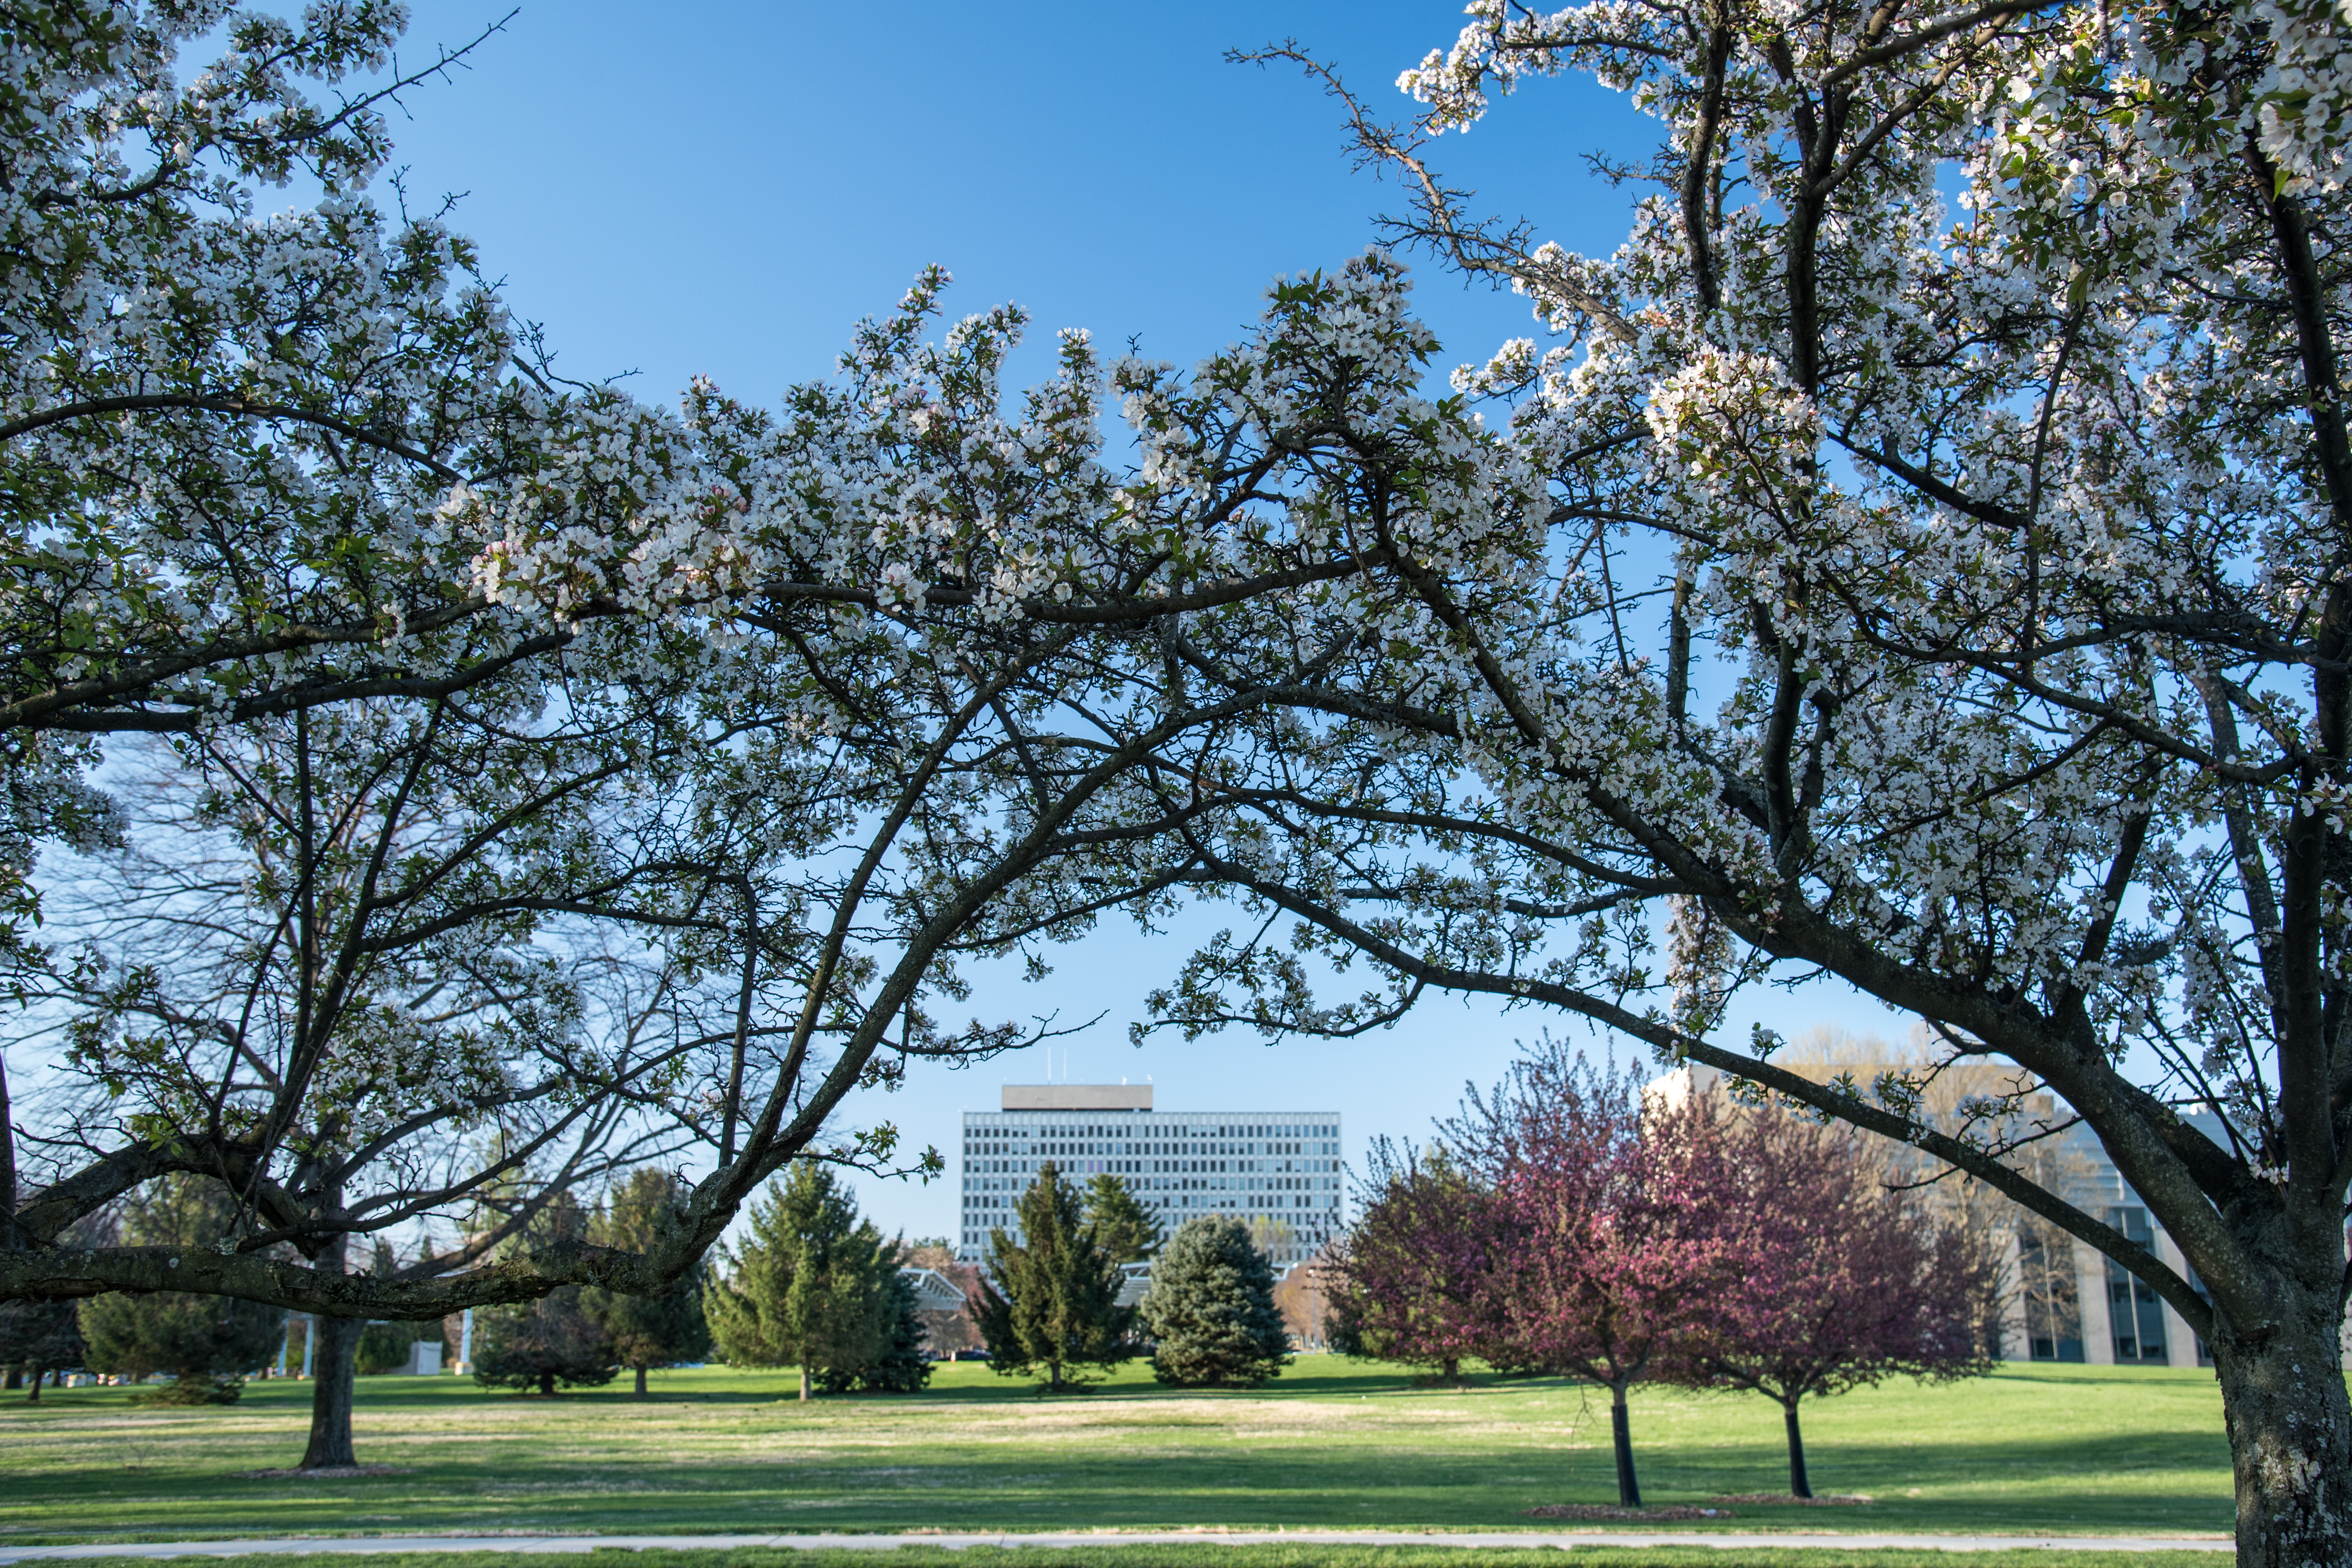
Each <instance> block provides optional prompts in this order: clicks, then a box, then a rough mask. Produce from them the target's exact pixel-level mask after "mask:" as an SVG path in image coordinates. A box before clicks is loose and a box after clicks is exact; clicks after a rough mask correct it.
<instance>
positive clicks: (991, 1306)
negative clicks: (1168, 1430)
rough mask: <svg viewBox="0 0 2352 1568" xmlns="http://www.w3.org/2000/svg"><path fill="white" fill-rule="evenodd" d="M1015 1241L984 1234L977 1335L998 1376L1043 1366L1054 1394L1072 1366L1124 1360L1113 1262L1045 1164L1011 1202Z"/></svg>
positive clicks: (1071, 1383)
mask: <svg viewBox="0 0 2352 1568" xmlns="http://www.w3.org/2000/svg"><path fill="white" fill-rule="evenodd" d="M1013 1212H1014V1213H1015V1214H1017V1215H1020V1219H1021V1231H1022V1239H1021V1240H1020V1241H1019V1242H1017V1243H1016V1242H1014V1241H1013V1240H1012V1239H1011V1238H1010V1237H1007V1236H1006V1235H1005V1234H1004V1233H1003V1231H1001V1230H992V1231H990V1232H989V1233H988V1268H987V1272H986V1274H985V1275H983V1276H982V1279H981V1282H980V1307H979V1310H978V1311H977V1313H976V1314H975V1315H976V1316H977V1317H978V1318H979V1320H980V1331H981V1336H982V1338H983V1339H985V1340H986V1341H987V1342H988V1353H989V1359H990V1361H991V1363H992V1364H993V1365H994V1366H995V1368H996V1370H997V1371H998V1372H999V1373H1003V1374H1004V1375H1005V1376H1008V1377H1012V1376H1018V1375H1020V1374H1023V1373H1030V1372H1034V1371H1036V1370H1038V1369H1041V1368H1042V1369H1043V1370H1044V1372H1045V1387H1046V1388H1047V1390H1049V1391H1051V1392H1055V1393H1059V1392H1060V1391H1062V1390H1064V1389H1066V1388H1071V1387H1075V1386H1076V1384H1078V1383H1079V1382H1080V1381H1081V1380H1080V1379H1078V1378H1076V1377H1075V1376H1073V1375H1072V1374H1071V1371H1070V1369H1071V1368H1073V1367H1078V1366H1098V1367H1101V1368H1103V1369H1104V1370H1105V1371H1108V1370H1109V1369H1110V1368H1111V1367H1113V1366H1116V1365H1118V1363H1119V1362H1120V1361H1121V1360H1122V1359H1124V1357H1125V1355H1126V1346H1127V1331H1128V1326H1129V1323H1130V1322H1131V1321H1133V1318H1134V1313H1133V1312H1132V1311H1131V1310H1129V1309H1128V1308H1125V1307H1122V1306H1120V1305H1119V1304H1118V1289H1119V1286H1120V1284H1121V1283H1122V1282H1123V1280H1122V1277H1121V1275H1120V1273H1119V1270H1118V1262H1117V1261H1116V1260H1115V1259H1114V1258H1112V1257H1111V1255H1110V1254H1109V1253H1108V1252H1106V1251H1105V1250H1104V1249H1103V1247H1102V1246H1101V1245H1100V1244H1099V1243H1098V1242H1097V1240H1096V1239H1095V1235H1094V1229H1093V1227H1092V1226H1089V1225H1087V1223H1086V1216H1085V1215H1084V1213H1083V1212H1082V1210H1081V1207H1080V1205H1079V1201H1078V1194H1077V1192H1076V1189H1075V1188H1073V1187H1071V1186H1069V1185H1067V1184H1065V1183H1064V1182H1063V1180H1062V1176H1061V1172H1060V1171H1059V1170H1057V1169H1056V1168H1055V1166H1053V1165H1051V1164H1047V1165H1046V1166H1045V1167H1044V1168H1043V1169H1042V1170H1040V1171H1039V1172H1038V1173H1037V1180H1036V1181H1035V1182H1034V1183H1033V1184H1031V1185H1030V1187H1029V1190H1028V1191H1027V1192H1024V1193H1023V1194H1021V1197H1020V1200H1019V1202H1018V1203H1016V1204H1015V1205H1013Z"/></svg>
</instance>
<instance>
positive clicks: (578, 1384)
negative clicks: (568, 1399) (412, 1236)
mask: <svg viewBox="0 0 2352 1568" xmlns="http://www.w3.org/2000/svg"><path fill="white" fill-rule="evenodd" d="M587 1232H588V1216H587V1215H586V1214H585V1213H584V1212H583V1211H582V1209H581V1207H580V1205H579V1204H578V1202H576V1201H575V1200H574V1199H573V1198H572V1194H570V1193H568V1192H567V1193H560V1194H556V1196H555V1197H554V1198H553V1199H552V1200H551V1201H550V1202H549V1203H548V1205H546V1206H545V1207H544V1208H542V1209H541V1211H540V1212H539V1213H538V1214H537V1215H534V1216H533V1217H532V1219H531V1222H530V1225H529V1226H527V1227H526V1228H525V1231H524V1238H525V1239H521V1240H519V1241H518V1243H517V1245H527V1246H535V1247H544V1246H546V1245H548V1244H549V1243H551V1242H554V1241H564V1240H571V1241H577V1240H582V1239H584V1238H585V1237H586V1236H587ZM616 1360H617V1358H616V1357H615V1356H614V1350H613V1341H612V1338H611V1336H609V1335H607V1334H606V1333H605V1332H604V1325H602V1324H601V1323H599V1322H597V1321H596V1320H595V1319H594V1318H593V1317H592V1316H590V1315H589V1312H588V1310H587V1309H586V1307H585V1306H584V1305H583V1303H582V1301H581V1287H579V1286H577V1285H567V1286H565V1287H563V1288H562V1289H560V1290H556V1291H553V1292H551V1294H549V1295H546V1296H542V1297H541V1298H540V1299H539V1300H536V1301H523V1302H518V1303H516V1304H514V1305H512V1306H505V1307H492V1308H489V1309H487V1310H478V1311H476V1312H475V1314H474V1381H475V1382H476V1383H478V1384H481V1385H482V1386H483V1387H484V1388H511V1389H514V1390H515V1391H517V1392H518V1393H524V1392H529V1391H530V1390H533V1389H536V1390H537V1391H538V1392H539V1393H540V1394H541V1396H543V1397H548V1398H552V1397H553V1396H554V1394H555V1390H556V1387H557V1385H558V1384H561V1385H562V1386H563V1387H565V1388H598V1387H602V1386H603V1385H604V1384H608V1383H610V1382H612V1381H613V1377H614V1373H615V1372H616V1371H617V1370H618V1369H617V1367H616V1365H615V1362H616Z"/></svg>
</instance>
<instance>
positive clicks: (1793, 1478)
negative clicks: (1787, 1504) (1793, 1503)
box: [1780, 1394, 1813, 1497]
mask: <svg viewBox="0 0 2352 1568" xmlns="http://www.w3.org/2000/svg"><path fill="white" fill-rule="evenodd" d="M1797 1399H1798V1396H1797V1395H1796V1394H1790V1395H1788V1396H1787V1397H1786V1398H1784V1399H1782V1400H1781V1401H1780V1417H1781V1419H1782V1420H1783V1421H1784V1422H1786V1423H1787V1425H1788V1427H1789V1495H1790V1497H1811V1496H1812V1495H1813V1487H1812V1482H1811V1479H1808V1478H1807V1476H1806V1475H1805V1435H1804V1434H1803V1433H1802V1432H1801V1431H1799V1430H1798V1429H1797Z"/></svg>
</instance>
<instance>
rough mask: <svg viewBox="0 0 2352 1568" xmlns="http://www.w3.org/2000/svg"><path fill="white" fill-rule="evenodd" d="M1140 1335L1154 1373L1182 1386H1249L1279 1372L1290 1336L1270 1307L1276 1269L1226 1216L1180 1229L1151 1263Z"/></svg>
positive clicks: (1206, 1217)
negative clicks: (1145, 1338) (1148, 1341)
mask: <svg viewBox="0 0 2352 1568" xmlns="http://www.w3.org/2000/svg"><path fill="white" fill-rule="evenodd" d="M1142 1319H1143V1330H1144V1332H1145V1333H1147V1334H1149V1335H1150V1337H1151V1338H1152V1339H1153V1340H1154V1341H1156V1342H1157V1347H1156V1349H1155V1350H1154V1351H1153V1353H1152V1357H1151V1373H1152V1375H1153V1376H1155V1377H1157V1378H1158V1379H1159V1380H1160V1382H1162V1383H1171V1384H1179V1385H1181V1386H1185V1387H1223V1388H1254V1387H1255V1386H1256V1385H1257V1384H1261V1383H1264V1382H1265V1380H1266V1379H1267V1378H1270V1377H1279V1376H1281V1375H1282V1368H1283V1363H1286V1362H1287V1361H1288V1360H1289V1359H1290V1335H1289V1333H1288V1332H1287V1331H1286V1330H1285V1329H1284V1328H1283V1326H1282V1314H1281V1313H1280V1312H1278V1311H1276V1310H1275V1305H1274V1269H1273V1268H1272V1266H1271V1265H1269V1264H1268V1263H1267V1262H1266V1260H1265V1253H1263V1252H1260V1251H1259V1250H1258V1249H1257V1248H1256V1247H1255V1246H1253V1245H1252V1244H1251V1242H1250V1236H1249V1231H1248V1229H1247V1228H1246V1227H1245V1226H1243V1224H1242V1223H1241V1222H1240V1221H1239V1220H1237V1219H1234V1218H1233V1217H1232V1216H1230V1215H1203V1216H1202V1218H1200V1219H1196V1220H1192V1221H1189V1222H1187V1223H1186V1224H1185V1225H1183V1226H1180V1227H1179V1228H1178V1230H1177V1232H1176V1234H1175V1236H1174V1237H1171V1238H1170V1240H1169V1243H1168V1245H1167V1247H1165V1248H1163V1249H1162V1250H1161V1252H1160V1257H1159V1258H1158V1260H1157V1261H1155V1262H1154V1263H1153V1264H1152V1266H1151V1290H1150V1294H1149V1295H1147V1296H1145V1297H1144V1298H1143V1310H1142Z"/></svg>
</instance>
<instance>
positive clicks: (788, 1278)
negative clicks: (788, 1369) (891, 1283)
mask: <svg viewBox="0 0 2352 1568" xmlns="http://www.w3.org/2000/svg"><path fill="white" fill-rule="evenodd" d="M897 1273H898V1249H897V1248H896V1247H891V1246H890V1245H889V1244H888V1243H887V1242H885V1241H884V1240H883V1239H882V1234H881V1232H879V1231H877V1230H876V1229H875V1228H874V1226H872V1224H870V1223H868V1222H866V1221H863V1220H860V1219H859V1218H858V1217H857V1205H856V1200H855V1199H853V1198H852V1197H851V1196H850V1194H849V1190H848V1189H847V1188H846V1187H845V1186H844V1185H843V1184H842V1183H841V1182H840V1181H839V1180H838V1179H837V1178H836V1177H835V1175H834V1173H833V1172H832V1170H831V1169H830V1168H829V1167H827V1166H824V1165H821V1164H818V1163H815V1162H814V1161H805V1160H803V1161H795V1162H794V1163H793V1166H792V1173H791V1175H790V1176H788V1177H787V1178H786V1179H785V1181H784V1184H783V1185H782V1187H781V1188H771V1189H770V1191H769V1194H768V1196H767V1197H766V1198H765V1199H764V1200H762V1201H761V1202H760V1203H758V1204H755V1205H753V1206H752V1210H751V1239H750V1240H748V1241H747V1242H746V1243H745V1244H744V1246H743V1248H742V1251H741V1252H740V1255H738V1256H737V1257H736V1258H735V1259H734V1268H733V1269H732V1270H731V1271H730V1274H729V1275H728V1277H727V1278H726V1279H721V1280H719V1281H718V1282H717V1283H715V1284H714V1285H713V1286H712V1288H711V1289H710V1290H709V1294H708V1295H707V1296H706V1298H705V1303H704V1304H705V1310H707V1311H708V1312H709V1320H710V1331H711V1335H712V1338H713V1339H714V1340H715V1341H716V1342H717V1344H718V1346H719V1353H720V1354H721V1355H723V1356H724V1357H726V1359H727V1361H728V1363H730V1365H734V1366H798V1367H799V1368H800V1369H801V1397H802V1398H803V1399H807V1398H809V1397H811V1396H812V1395H813V1394H814V1392H815V1389H816V1387H817V1385H818V1384H819V1382H820V1381H823V1382H824V1384H825V1385H826V1386H827V1387H828V1388H829V1389H830V1388H835V1387H838V1386H846V1384H845V1381H844V1380H845V1379H846V1380H849V1381H854V1380H855V1379H856V1377H857V1375H858V1374H859V1373H863V1372H864V1371H865V1370H866V1368H868V1367H869V1366H872V1365H873V1364H874V1363H876V1362H877V1361H879V1360H881V1359H882V1356H883V1354H884V1352H886V1351H887V1349H889V1348H890V1346H889V1335H888V1329H889V1327H890V1323H889V1320H888V1316H887V1311H886V1308H887V1305H888V1292H889V1287H888V1285H887V1280H888V1279H892V1278H895V1277H896V1275H897Z"/></svg>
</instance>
